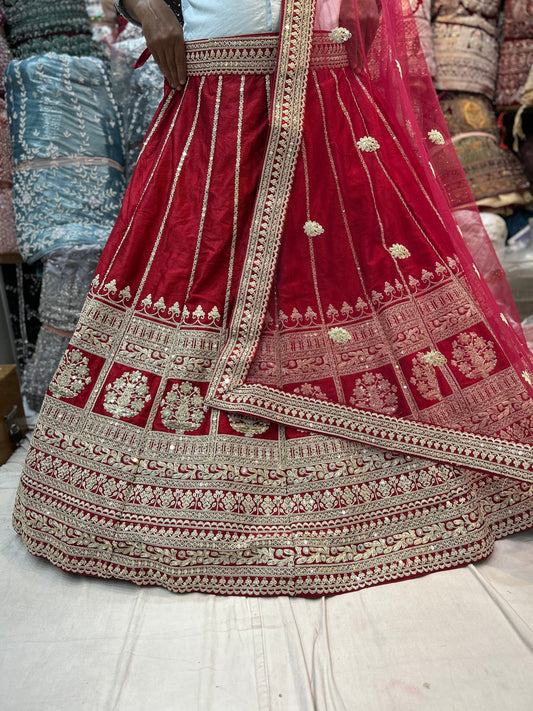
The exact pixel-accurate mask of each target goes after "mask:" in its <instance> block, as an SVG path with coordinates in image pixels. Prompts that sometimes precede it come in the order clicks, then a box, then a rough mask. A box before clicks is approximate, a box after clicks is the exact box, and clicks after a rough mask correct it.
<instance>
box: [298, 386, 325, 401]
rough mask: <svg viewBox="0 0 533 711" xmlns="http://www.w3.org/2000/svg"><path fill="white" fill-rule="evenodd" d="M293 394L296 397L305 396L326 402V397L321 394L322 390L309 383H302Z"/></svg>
mask: <svg viewBox="0 0 533 711" xmlns="http://www.w3.org/2000/svg"><path fill="white" fill-rule="evenodd" d="M294 393H295V394H296V395H305V397H314V398H316V399H317V400H327V399H328V396H327V395H326V394H325V393H323V392H322V389H321V388H320V386H318V385H311V383H303V385H301V386H300V387H298V388H295V390H294Z"/></svg>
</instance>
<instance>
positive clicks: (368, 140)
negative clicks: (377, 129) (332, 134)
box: [357, 136, 381, 153]
mask: <svg viewBox="0 0 533 711" xmlns="http://www.w3.org/2000/svg"><path fill="white" fill-rule="evenodd" d="M357 147H358V148H359V150H360V151H365V152H367V153H372V152H374V151H377V150H379V149H380V148H381V146H380V145H379V143H378V141H377V140H376V139H375V138H372V136H363V138H360V139H359V140H358V141H357Z"/></svg>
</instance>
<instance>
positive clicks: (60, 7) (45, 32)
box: [4, 0, 105, 59]
mask: <svg viewBox="0 0 533 711" xmlns="http://www.w3.org/2000/svg"><path fill="white" fill-rule="evenodd" d="M4 8H5V11H6V15H7V21H8V25H7V27H8V33H7V37H8V41H9V44H10V47H11V51H12V53H13V56H14V57H15V58H17V59H25V58H27V57H31V56H33V55H37V54H45V53H46V52H58V53H60V54H61V53H65V54H70V55H72V56H76V57H83V56H95V57H104V56H105V52H104V51H103V50H102V48H101V47H100V46H99V44H98V43H97V42H95V41H94V40H93V38H92V30H91V22H90V20H89V16H88V15H87V8H86V5H85V1H84V0H61V2H48V0H4Z"/></svg>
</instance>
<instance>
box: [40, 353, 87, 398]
mask: <svg viewBox="0 0 533 711" xmlns="http://www.w3.org/2000/svg"><path fill="white" fill-rule="evenodd" d="M88 365H89V359H88V358H86V357H85V356H83V355H82V353H81V352H80V351H78V350H72V351H67V352H66V353H65V356H64V358H63V360H62V362H61V365H60V366H59V368H58V370H57V372H56V374H55V375H54V379H53V380H52V382H51V383H50V392H51V393H52V394H53V395H55V396H56V397H64V398H71V397H76V395H79V394H80V393H81V391H82V390H83V389H84V388H85V387H86V386H87V385H89V383H90V382H91V376H90V375H89V368H88Z"/></svg>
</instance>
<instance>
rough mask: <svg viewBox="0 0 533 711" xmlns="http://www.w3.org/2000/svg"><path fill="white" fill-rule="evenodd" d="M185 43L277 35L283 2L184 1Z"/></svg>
mask: <svg viewBox="0 0 533 711" xmlns="http://www.w3.org/2000/svg"><path fill="white" fill-rule="evenodd" d="M181 8H182V11H183V35H184V37H185V40H186V41H190V40H198V39H207V38H209V37H231V36H234V35H255V34H265V33H268V32H278V30H279V21H280V14H281V0H182V4H181Z"/></svg>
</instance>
